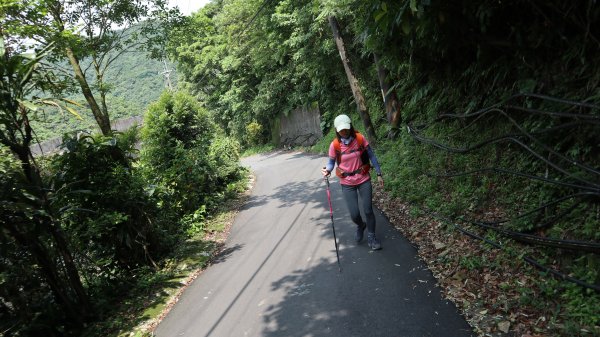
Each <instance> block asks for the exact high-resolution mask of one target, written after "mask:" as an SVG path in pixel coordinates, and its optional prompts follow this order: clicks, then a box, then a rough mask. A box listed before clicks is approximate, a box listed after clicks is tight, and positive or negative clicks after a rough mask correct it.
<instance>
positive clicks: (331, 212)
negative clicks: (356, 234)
mask: <svg viewBox="0 0 600 337" xmlns="http://www.w3.org/2000/svg"><path fill="white" fill-rule="evenodd" d="M325 182H326V183H327V200H328V201H329V214H331V228H332V229H333V242H334V243H335V255H336V256H337V263H338V268H339V269H340V273H341V272H342V265H341V264H340V251H339V249H338V243H337V238H336V237H335V225H334V224H333V207H331V192H329V177H328V176H325Z"/></svg>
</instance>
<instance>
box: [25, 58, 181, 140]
mask: <svg viewBox="0 0 600 337" xmlns="http://www.w3.org/2000/svg"><path fill="white" fill-rule="evenodd" d="M82 64H85V60H84V61H83V62H82ZM166 66H167V69H170V70H172V71H171V74H170V78H171V83H172V84H173V85H175V84H176V83H177V75H176V73H175V66H174V64H172V63H171V62H167V63H166ZM164 70H165V64H164V63H163V62H160V61H157V60H152V59H149V58H147V54H146V53H143V52H128V53H124V54H122V55H121V56H120V57H119V58H118V59H117V60H116V61H115V62H114V63H113V64H111V67H110V68H109V69H108V70H107V72H106V83H107V84H109V85H110V86H111V87H112V90H111V92H110V94H109V95H108V96H107V104H108V106H109V112H110V118H111V121H115V120H118V119H122V118H127V117H135V116H142V115H143V114H144V112H145V110H146V108H147V107H148V105H149V104H150V103H152V102H154V101H155V100H157V99H158V97H159V96H160V94H161V93H162V92H163V90H164V88H165V77H164V75H163V72H164ZM87 75H88V77H89V80H90V83H93V77H91V76H90V75H92V74H91V73H90V74H87ZM98 97H99V96H98ZM68 98H69V99H73V100H75V101H77V102H80V103H81V104H82V105H84V106H85V105H86V103H85V99H84V98H83V95H81V94H76V95H71V96H69V97H68ZM76 110H78V112H79V113H80V115H81V116H82V117H83V118H84V120H83V121H80V120H78V119H77V118H75V116H73V115H71V114H70V113H68V112H66V111H63V112H60V111H58V110H56V109H47V111H45V112H43V113H42V112H40V113H38V114H37V115H36V116H35V117H34V119H33V122H32V125H33V127H34V131H35V133H36V134H37V136H38V139H39V140H40V141H44V140H48V139H52V138H56V137H62V135H63V134H64V133H66V132H70V131H76V130H96V129H97V126H96V121H95V120H94V118H93V116H92V114H91V112H90V111H89V109H86V108H77V109H76Z"/></svg>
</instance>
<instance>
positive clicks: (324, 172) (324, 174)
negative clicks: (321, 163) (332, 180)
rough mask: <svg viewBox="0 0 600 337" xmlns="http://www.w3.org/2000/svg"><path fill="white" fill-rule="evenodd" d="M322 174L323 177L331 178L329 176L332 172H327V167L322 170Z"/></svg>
mask: <svg viewBox="0 0 600 337" xmlns="http://www.w3.org/2000/svg"><path fill="white" fill-rule="evenodd" d="M321 173H322V174H323V177H329V175H330V174H331V172H329V171H327V169H326V168H325V167H323V168H322V169H321Z"/></svg>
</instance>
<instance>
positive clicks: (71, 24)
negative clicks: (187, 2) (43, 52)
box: [3, 0, 178, 135]
mask: <svg viewBox="0 0 600 337" xmlns="http://www.w3.org/2000/svg"><path fill="white" fill-rule="evenodd" d="M171 17H175V18H176V17H178V11H177V10H171V11H167V10H166V1H164V0H142V1H129V0H108V1H105V0H85V1H75V0H66V1H61V0H25V1H22V2H14V3H9V4H7V5H5V8H4V18H3V21H4V23H5V31H4V32H5V34H7V35H12V36H17V37H19V38H23V39H31V40H33V41H36V42H37V43H38V44H39V45H41V46H42V47H44V46H47V45H49V44H51V43H54V44H55V45H56V48H54V57H55V59H56V60H61V59H62V60H65V59H66V60H67V61H68V63H69V65H70V68H71V73H72V75H74V78H75V80H76V82H77V85H78V86H79V88H80V91H81V93H82V94H83V96H84V97H85V100H86V102H87V104H88V106H89V108H90V110H91V112H92V114H93V116H94V118H95V120H96V122H97V124H98V126H99V127H100V130H101V132H102V133H103V134H104V135H110V134H111V133H112V130H111V125H110V115H109V109H108V106H107V104H106V95H107V93H108V92H109V91H110V85H109V84H108V83H106V82H105V77H104V74H105V72H106V70H107V69H108V68H109V67H110V66H111V64H112V63H113V62H114V61H115V60H116V59H117V58H118V57H119V56H120V55H122V54H123V53H125V52H131V51H134V50H136V49H137V48H140V47H142V45H143V44H144V42H145V40H144V38H142V37H143V36H146V37H154V38H156V37H157V36H161V34H160V31H159V30H158V29H159V28H157V27H163V28H164V29H166V27H167V26H168V25H162V26H161V25H156V24H154V25H153V24H151V23H150V24H148V26H146V27H145V28H142V29H138V28H136V27H134V26H133V25H134V24H135V23H138V22H141V21H142V20H149V21H152V20H166V19H168V18H171ZM117 28H118V29H117ZM153 41H157V39H153ZM84 60H85V62H84ZM88 60H89V65H86V64H87V61H88ZM90 69H91V70H92V72H91V74H90V73H89V70H90Z"/></svg>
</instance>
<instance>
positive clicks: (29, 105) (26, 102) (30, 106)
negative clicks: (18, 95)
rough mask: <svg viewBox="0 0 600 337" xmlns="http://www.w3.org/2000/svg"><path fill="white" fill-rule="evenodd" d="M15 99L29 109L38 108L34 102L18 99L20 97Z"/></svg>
mask: <svg viewBox="0 0 600 337" xmlns="http://www.w3.org/2000/svg"><path fill="white" fill-rule="evenodd" d="M17 101H18V102H19V103H21V104H22V105H23V106H24V107H26V108H27V109H29V110H31V111H37V109H38V108H39V106H38V105H36V104H35V103H33V102H30V101H24V100H20V99H17Z"/></svg>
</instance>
